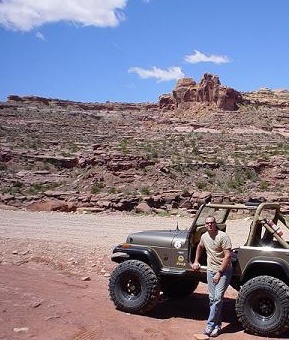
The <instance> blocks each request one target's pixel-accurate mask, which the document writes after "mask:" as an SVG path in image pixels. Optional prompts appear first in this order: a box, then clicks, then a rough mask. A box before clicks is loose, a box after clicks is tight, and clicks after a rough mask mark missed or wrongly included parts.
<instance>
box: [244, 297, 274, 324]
mask: <svg viewBox="0 0 289 340" xmlns="http://www.w3.org/2000/svg"><path fill="white" fill-rule="evenodd" d="M249 305H250V306H251V310H252V313H253V314H254V315H255V316H256V317H257V318H258V319H261V320H262V321H267V320H269V319H270V318H271V317H272V316H273V315H274V314H275V312H276V304H275V300H274V298H273V297H272V296H271V295H270V294H268V293H267V294H264V293H262V292H260V293H256V292H255V294H254V296H251V298H250V301H249Z"/></svg>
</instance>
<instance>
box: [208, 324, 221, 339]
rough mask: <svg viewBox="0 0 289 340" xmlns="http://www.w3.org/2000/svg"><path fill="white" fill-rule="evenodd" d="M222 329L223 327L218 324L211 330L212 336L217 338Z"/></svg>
mask: <svg viewBox="0 0 289 340" xmlns="http://www.w3.org/2000/svg"><path fill="white" fill-rule="evenodd" d="M220 331H221V328H220V327H219V326H217V327H215V328H214V329H213V330H212V331H211V333H210V336H211V337H212V338H216V337H217V336H218V335H219V334H220Z"/></svg>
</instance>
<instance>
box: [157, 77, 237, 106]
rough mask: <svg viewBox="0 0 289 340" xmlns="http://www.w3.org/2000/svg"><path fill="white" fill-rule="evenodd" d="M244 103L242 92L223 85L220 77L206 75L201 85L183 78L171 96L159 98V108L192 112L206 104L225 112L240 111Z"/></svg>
mask: <svg viewBox="0 0 289 340" xmlns="http://www.w3.org/2000/svg"><path fill="white" fill-rule="evenodd" d="M241 102H242V95H241V93H240V92H238V91H236V90H234V89H232V88H230V87H225V86H222V85H221V82H220V80H219V77H218V76H215V75H212V74H208V73H205V74H204V76H203V78H202V79H201V81H200V83H196V82H195V81H194V80H193V79H192V78H182V79H180V80H179V81H178V82H177V85H176V87H175V89H174V90H173V92H172V93H171V94H165V95H162V96H160V98H159V106H160V108H161V109H165V110H174V109H182V110H190V109H194V108H197V107H198V106H199V105H200V104H201V105H202V104H206V105H209V106H212V107H214V108H218V109H221V110H225V111H234V110H237V109H238V104H239V103H241Z"/></svg>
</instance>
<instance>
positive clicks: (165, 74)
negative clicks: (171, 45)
mask: <svg viewBox="0 0 289 340" xmlns="http://www.w3.org/2000/svg"><path fill="white" fill-rule="evenodd" d="M128 72H135V73H137V74H138V75H139V76H140V78H142V79H148V78H155V79H157V82H162V81H171V80H177V79H180V78H183V77H184V76H185V75H184V73H183V72H182V69H181V68H180V67H169V68H168V69H167V70H162V69H160V68H157V67H152V68H151V69H150V70H145V69H143V68H140V67H131V68H130V69H129V70H128Z"/></svg>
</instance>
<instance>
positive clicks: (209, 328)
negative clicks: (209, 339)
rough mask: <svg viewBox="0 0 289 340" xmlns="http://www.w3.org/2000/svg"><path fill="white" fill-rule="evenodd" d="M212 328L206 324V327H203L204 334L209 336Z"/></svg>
mask: <svg viewBox="0 0 289 340" xmlns="http://www.w3.org/2000/svg"><path fill="white" fill-rule="evenodd" d="M213 330H214V329H213V328H211V327H208V326H207V327H206V328H205V329H204V334H205V335H208V336H210V335H211V333H212V332H213Z"/></svg>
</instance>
